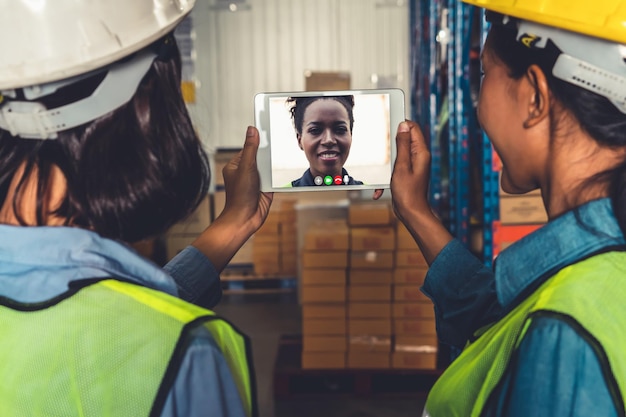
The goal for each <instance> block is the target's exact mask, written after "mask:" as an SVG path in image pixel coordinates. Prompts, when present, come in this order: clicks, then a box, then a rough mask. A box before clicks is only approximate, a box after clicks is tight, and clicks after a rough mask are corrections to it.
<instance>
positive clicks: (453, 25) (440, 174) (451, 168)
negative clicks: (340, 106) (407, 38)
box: [410, 0, 498, 266]
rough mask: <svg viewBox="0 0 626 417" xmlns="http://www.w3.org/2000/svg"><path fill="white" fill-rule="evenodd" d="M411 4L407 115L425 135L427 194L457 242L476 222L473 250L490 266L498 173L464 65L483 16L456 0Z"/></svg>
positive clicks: (481, 33)
mask: <svg viewBox="0 0 626 417" xmlns="http://www.w3.org/2000/svg"><path fill="white" fill-rule="evenodd" d="M410 6H411V27H412V30H413V33H412V41H411V53H412V87H411V88H412V92H411V99H412V100H411V101H412V105H413V107H412V108H413V115H412V117H413V119H414V120H416V121H418V122H419V123H420V125H421V126H422V128H423V131H424V135H425V137H426V138H427V140H428V141H429V143H430V149H431V154H432V163H431V183H430V190H429V195H430V202H431V205H432V207H433V209H434V210H435V211H436V212H437V213H438V214H439V215H440V216H441V218H442V220H443V221H444V224H445V225H446V227H447V228H448V230H449V231H450V232H451V233H452V235H453V236H455V237H456V238H457V239H459V240H460V241H461V242H463V243H464V244H466V245H470V239H471V233H472V231H473V230H476V228H480V233H481V239H480V241H482V245H481V247H480V251H479V252H480V253H479V256H482V259H483V260H484V262H485V264H487V265H488V266H490V265H491V264H492V259H493V232H492V226H493V222H494V221H496V220H497V219H498V177H497V172H495V171H494V169H493V151H492V147H491V144H490V142H489V140H488V139H487V137H486V136H485V135H484V134H483V133H482V132H481V131H480V129H479V128H478V122H477V120H476V115H475V109H474V103H475V101H476V100H475V99H473V97H475V96H476V92H477V91H478V84H479V82H480V81H479V78H478V77H475V75H476V74H474V73H472V69H471V65H476V62H472V59H474V60H476V59H477V58H478V55H477V49H478V48H477V46H480V45H482V43H483V42H484V38H485V33H486V29H487V28H486V24H485V23H484V16H483V14H482V12H479V11H478V10H477V9H476V8H474V7H473V6H469V5H467V4H464V3H462V2H460V1H458V0H412V1H411V4H410ZM476 35H478V36H476ZM476 37H478V42H479V44H476V42H477V40H476ZM472 53H473V55H472ZM474 71H476V69H475V70H474ZM475 172H477V173H478V174H477V176H478V177H479V178H476V174H474V173H475ZM473 174H474V175H473Z"/></svg>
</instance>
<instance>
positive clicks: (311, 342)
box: [302, 335, 348, 352]
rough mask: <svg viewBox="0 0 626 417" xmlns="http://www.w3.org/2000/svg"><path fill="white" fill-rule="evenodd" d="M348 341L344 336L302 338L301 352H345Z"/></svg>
mask: <svg viewBox="0 0 626 417" xmlns="http://www.w3.org/2000/svg"><path fill="white" fill-rule="evenodd" d="M347 350H348V341H347V338H346V337H345V336H311V335H304V336H303V337H302V351H303V352H346V351H347Z"/></svg>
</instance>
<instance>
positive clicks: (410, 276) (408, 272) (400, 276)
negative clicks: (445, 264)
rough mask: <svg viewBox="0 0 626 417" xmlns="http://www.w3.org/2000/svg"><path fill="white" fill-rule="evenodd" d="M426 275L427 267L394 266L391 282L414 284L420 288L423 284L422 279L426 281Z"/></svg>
mask: <svg viewBox="0 0 626 417" xmlns="http://www.w3.org/2000/svg"><path fill="white" fill-rule="evenodd" d="M427 273H428V267H427V266H416V267H404V266H403V267H397V266H396V268H395V269H394V270H393V282H394V283H395V284H415V285H419V286H421V285H423V284H424V279H426V274H427Z"/></svg>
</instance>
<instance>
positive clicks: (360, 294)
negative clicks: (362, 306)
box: [348, 285, 391, 303]
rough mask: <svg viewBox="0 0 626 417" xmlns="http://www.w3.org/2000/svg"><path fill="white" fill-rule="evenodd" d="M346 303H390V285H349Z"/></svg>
mask: <svg viewBox="0 0 626 417" xmlns="http://www.w3.org/2000/svg"><path fill="white" fill-rule="evenodd" d="M348 301H349V302H351V303H353V302H360V301H365V302H367V301H382V302H385V301H386V302H390V301H391V285H351V286H349V287H348Z"/></svg>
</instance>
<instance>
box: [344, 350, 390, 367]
mask: <svg viewBox="0 0 626 417" xmlns="http://www.w3.org/2000/svg"><path fill="white" fill-rule="evenodd" d="M390 367H391V358H390V355H389V353H386V352H359V351H350V352H348V368H360V369H386V368H390Z"/></svg>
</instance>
